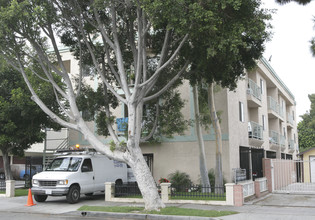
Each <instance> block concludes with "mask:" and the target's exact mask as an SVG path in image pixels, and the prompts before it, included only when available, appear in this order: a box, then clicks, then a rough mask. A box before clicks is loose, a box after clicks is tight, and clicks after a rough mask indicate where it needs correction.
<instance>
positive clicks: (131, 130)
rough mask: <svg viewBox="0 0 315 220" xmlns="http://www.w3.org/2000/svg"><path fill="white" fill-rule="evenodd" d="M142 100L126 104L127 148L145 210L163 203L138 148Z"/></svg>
mask: <svg viewBox="0 0 315 220" xmlns="http://www.w3.org/2000/svg"><path fill="white" fill-rule="evenodd" d="M142 110H143V102H140V103H138V105H136V104H130V105H128V141H127V148H128V150H129V153H130V156H131V158H132V159H131V163H130V164H129V165H130V166H131V168H132V171H133V174H134V176H135V178H136V180H137V183H138V186H139V189H140V191H141V194H142V197H143V200H144V204H145V209H146V210H160V208H164V207H165V205H164V203H163V202H162V200H161V197H160V196H159V194H158V189H157V186H156V183H155V181H154V179H153V176H152V173H151V171H150V169H149V167H148V165H147V163H146V161H145V159H144V157H143V154H142V151H141V148H140V137H141V121H142Z"/></svg>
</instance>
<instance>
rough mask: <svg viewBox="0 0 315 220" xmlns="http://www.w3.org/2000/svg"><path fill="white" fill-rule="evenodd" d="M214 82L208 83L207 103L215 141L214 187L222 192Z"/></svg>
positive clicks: (220, 156) (218, 124)
mask: <svg viewBox="0 0 315 220" xmlns="http://www.w3.org/2000/svg"><path fill="white" fill-rule="evenodd" d="M213 87H214V84H213V83H211V84H209V85H208V105H209V109H210V115H211V116H210V117H211V121H212V125H213V128H214V132H215V143H216V153H215V155H216V157H215V158H216V161H215V187H220V188H215V192H216V193H222V192H223V188H221V187H223V171H222V133H221V126H220V122H219V119H218V116H217V111H216V108H215V103H214V91H213V90H214V89H213Z"/></svg>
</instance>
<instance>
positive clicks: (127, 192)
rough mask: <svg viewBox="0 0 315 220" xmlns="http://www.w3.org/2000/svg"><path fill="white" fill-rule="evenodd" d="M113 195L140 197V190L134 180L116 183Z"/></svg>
mask: <svg viewBox="0 0 315 220" xmlns="http://www.w3.org/2000/svg"><path fill="white" fill-rule="evenodd" d="M115 197H126V198H128V197H133V198H141V197H142V195H141V192H140V189H139V187H138V184H137V183H136V182H130V183H124V184H116V185H115Z"/></svg>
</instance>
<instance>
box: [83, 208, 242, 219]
mask: <svg viewBox="0 0 315 220" xmlns="http://www.w3.org/2000/svg"><path fill="white" fill-rule="evenodd" d="M78 211H95V212H119V213H139V214H157V215H180V216H199V217H220V216H225V215H233V214H237V212H232V211H215V210H199V209H185V208H178V207H166V208H164V209H161V211H160V212H158V211H149V212H148V211H145V210H144V209H143V207H129V206H119V207H116V206H106V207H105V206H82V207H81V208H79V209H78Z"/></svg>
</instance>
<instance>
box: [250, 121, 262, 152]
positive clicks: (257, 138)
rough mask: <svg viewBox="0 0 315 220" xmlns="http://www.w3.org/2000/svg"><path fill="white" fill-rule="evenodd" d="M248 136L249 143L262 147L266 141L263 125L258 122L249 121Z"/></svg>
mask: <svg viewBox="0 0 315 220" xmlns="http://www.w3.org/2000/svg"><path fill="white" fill-rule="evenodd" d="M248 138H249V145H251V146H255V147H261V146H262V144H263V143H264V140H263V126H262V125H259V124H257V123H256V122H253V121H251V122H248Z"/></svg>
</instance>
